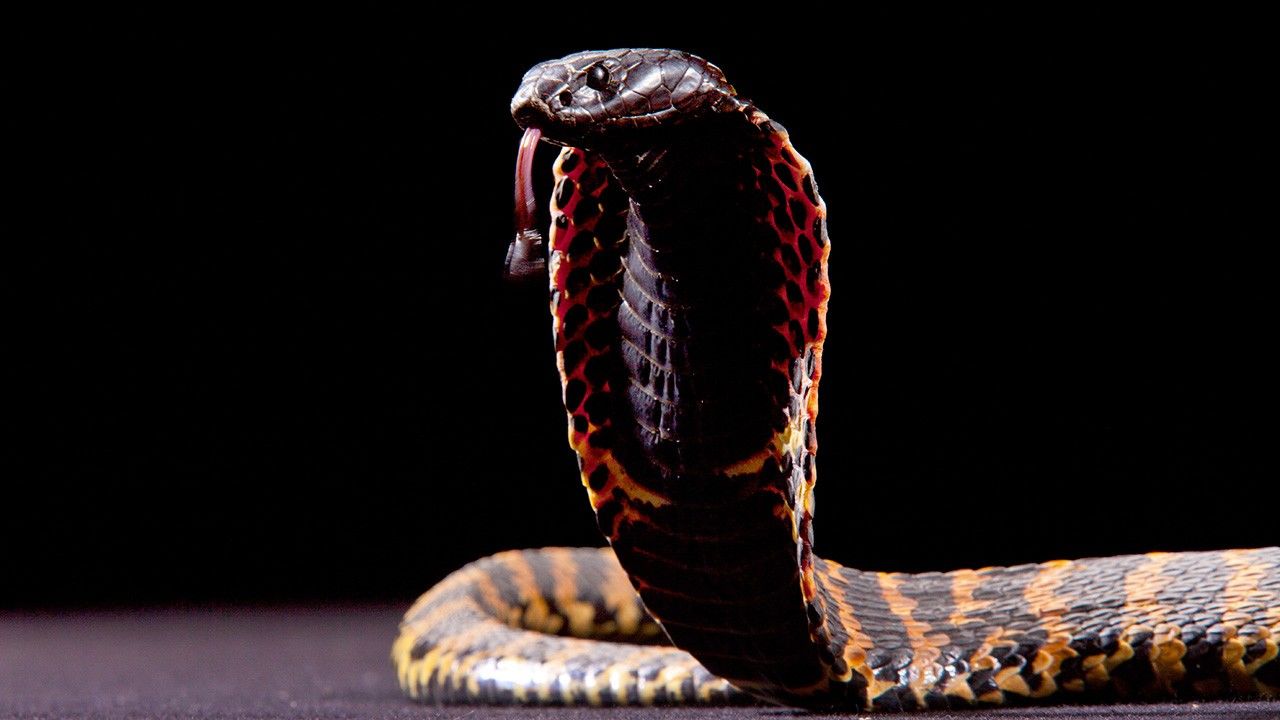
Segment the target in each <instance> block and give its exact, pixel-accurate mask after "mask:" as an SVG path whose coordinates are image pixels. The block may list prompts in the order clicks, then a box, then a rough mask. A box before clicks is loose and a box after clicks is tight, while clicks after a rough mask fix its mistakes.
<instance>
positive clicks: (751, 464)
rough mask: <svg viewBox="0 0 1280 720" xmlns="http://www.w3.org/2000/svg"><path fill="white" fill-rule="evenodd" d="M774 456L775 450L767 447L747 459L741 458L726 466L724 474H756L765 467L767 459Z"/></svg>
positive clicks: (735, 475) (736, 475)
mask: <svg viewBox="0 0 1280 720" xmlns="http://www.w3.org/2000/svg"><path fill="white" fill-rule="evenodd" d="M773 456H774V454H773V450H772V449H768V448H766V449H764V450H761V451H760V452H758V453H756V454H755V455H752V456H750V457H748V458H746V459H745V460H739V461H738V462H736V463H734V464H732V465H730V466H728V467H726V468H725V469H724V475H725V477H738V476H740V475H754V474H756V473H758V472H760V468H762V467H764V463H765V461H766V460H768V459H769V458H771V457H773Z"/></svg>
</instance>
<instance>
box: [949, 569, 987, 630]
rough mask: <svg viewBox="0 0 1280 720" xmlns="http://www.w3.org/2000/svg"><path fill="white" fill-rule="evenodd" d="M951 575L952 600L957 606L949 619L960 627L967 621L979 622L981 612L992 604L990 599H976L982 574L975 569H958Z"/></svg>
mask: <svg viewBox="0 0 1280 720" xmlns="http://www.w3.org/2000/svg"><path fill="white" fill-rule="evenodd" d="M949 575H950V576H951V602H952V605H953V606H954V607H955V609H954V610H952V611H951V617H950V618H948V621H949V622H950V623H951V624H952V625H955V626H956V627H960V626H961V625H964V624H965V623H969V622H978V621H979V620H980V619H981V618H979V617H976V616H977V615H978V614H979V613H981V612H982V611H983V610H985V609H986V608H987V606H989V605H991V601H990V600H974V599H973V591H974V590H977V589H978V585H979V584H980V583H981V582H982V576H981V575H980V574H978V572H977V571H975V570H957V571H955V572H952V573H949Z"/></svg>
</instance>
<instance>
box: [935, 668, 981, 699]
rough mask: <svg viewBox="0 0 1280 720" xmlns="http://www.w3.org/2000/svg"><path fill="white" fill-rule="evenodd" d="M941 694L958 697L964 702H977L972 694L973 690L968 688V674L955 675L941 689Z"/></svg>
mask: <svg viewBox="0 0 1280 720" xmlns="http://www.w3.org/2000/svg"><path fill="white" fill-rule="evenodd" d="M942 694H944V695H948V696H950V697H958V698H960V699H961V700H964V701H966V702H973V701H975V700H977V697H976V696H974V694H973V688H971V687H969V673H964V674H962V675H957V676H955V677H953V678H951V679H950V680H948V681H947V684H946V685H945V686H944V687H943V689H942Z"/></svg>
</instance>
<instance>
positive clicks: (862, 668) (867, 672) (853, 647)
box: [823, 560, 875, 696]
mask: <svg viewBox="0 0 1280 720" xmlns="http://www.w3.org/2000/svg"><path fill="white" fill-rule="evenodd" d="M826 569H827V572H826V574H825V575H824V578H823V584H824V585H825V586H826V588H827V597H828V599H829V600H830V601H831V602H832V603H834V604H835V610H836V617H838V618H840V625H841V626H842V627H843V628H844V631H845V633H846V634H847V635H848V636H849V640H848V642H847V643H846V645H845V646H844V648H842V649H841V658H842V659H843V660H844V661H845V664H846V665H847V669H846V670H845V671H844V672H843V673H841V674H840V675H838V676H836V677H835V679H836V680H838V681H840V682H849V681H850V680H851V679H853V673H854V672H858V673H859V674H861V675H862V676H863V677H864V678H866V680H867V682H868V684H870V683H871V682H872V681H873V680H874V678H873V673H872V671H871V668H869V667H867V650H869V649H871V648H873V647H875V643H874V642H872V641H871V638H870V637H868V636H867V634H866V633H864V632H862V623H861V622H859V621H858V618H857V615H856V614H855V611H854V607H853V603H852V602H851V601H850V600H849V594H848V592H846V590H847V588H846V587H845V583H844V579H843V578H842V577H841V575H840V571H841V570H843V569H844V568H843V567H842V566H841V565H840V564H839V563H836V562H832V561H830V560H828V561H827V563H826ZM869 696H870V695H869Z"/></svg>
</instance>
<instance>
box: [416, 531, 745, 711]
mask: <svg viewBox="0 0 1280 720" xmlns="http://www.w3.org/2000/svg"><path fill="white" fill-rule="evenodd" d="M391 654H392V659H393V661H394V662H395V664H396V667H397V670H398V675H399V680H400V686H401V687H403V688H404V689H405V692H407V693H408V694H409V695H410V697H415V698H424V699H430V700H432V701H435V702H445V703H450V702H482V703H493V704H511V703H525V704H543V705H556V704H563V705H581V704H589V705H605V704H630V705H637V704H638V705H661V704H676V703H680V704H684V703H713V704H725V703H730V702H747V701H748V698H747V697H746V696H745V695H743V694H742V693H740V692H738V691H736V690H734V689H733V688H732V687H731V686H730V685H729V684H728V683H727V682H725V681H724V680H721V679H719V678H716V677H715V676H713V675H711V674H710V673H708V672H707V671H706V670H705V669H703V668H702V666H701V665H699V664H698V661H696V660H694V659H693V658H692V657H691V656H690V655H689V654H688V653H686V652H683V651H680V650H676V649H674V648H672V647H670V646H669V645H668V644H667V640H666V637H665V636H664V635H663V634H662V630H661V628H660V627H658V625H657V623H655V622H654V621H653V619H652V618H651V617H649V615H648V614H647V613H646V612H645V610H644V606H643V605H642V604H641V603H640V600H639V598H638V597H637V596H636V593H635V590H633V589H632V588H631V585H630V584H629V583H628V582H627V578H626V575H624V574H623V572H622V568H620V567H619V566H618V563H617V561H616V560H615V559H614V558H613V553H612V552H610V551H609V550H608V549H607V548H604V549H585V548H543V549H540V550H525V551H515V550H512V551H507V552H504V553H499V554H497V555H493V556H490V557H487V558H484V559H482V560H478V561H476V562H473V563H471V564H469V565H467V566H466V567H464V568H462V569H460V570H458V571H457V572H454V573H453V574H451V575H450V576H449V577H447V578H445V579H444V580H443V581H442V582H441V583H440V584H438V585H436V586H435V587H434V588H432V589H431V590H430V591H429V592H427V593H426V594H425V595H423V596H422V597H421V598H419V599H418V601H417V602H416V603H414V605H413V607H412V608H410V609H409V611H408V613H406V614H405V618H404V622H403V623H402V624H401V626H400V635H399V637H397V638H396V641H395V643H394V645H393V647H392V651H391Z"/></svg>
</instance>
